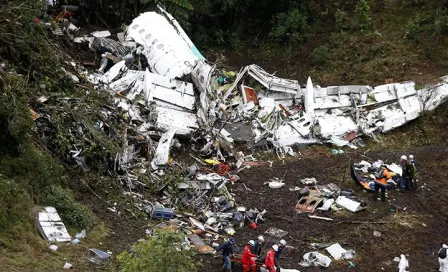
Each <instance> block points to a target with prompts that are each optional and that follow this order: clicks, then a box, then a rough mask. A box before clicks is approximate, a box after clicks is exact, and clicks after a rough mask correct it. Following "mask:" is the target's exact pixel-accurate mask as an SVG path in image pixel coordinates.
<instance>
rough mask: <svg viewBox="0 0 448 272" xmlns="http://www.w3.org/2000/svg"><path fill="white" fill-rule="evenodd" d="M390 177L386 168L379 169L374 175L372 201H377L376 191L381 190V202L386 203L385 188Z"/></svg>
mask: <svg viewBox="0 0 448 272" xmlns="http://www.w3.org/2000/svg"><path fill="white" fill-rule="evenodd" d="M391 177H392V175H391V173H390V172H389V170H387V168H386V167H384V166H383V167H381V169H380V170H379V171H378V173H376V175H375V194H374V199H375V200H377V199H378V191H379V190H381V201H383V202H386V187H387V181H388V180H389V179H390V178H391Z"/></svg>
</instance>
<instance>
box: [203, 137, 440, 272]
mask: <svg viewBox="0 0 448 272" xmlns="http://www.w3.org/2000/svg"><path fill="white" fill-rule="evenodd" d="M305 152H306V151H305ZM407 153H409V154H414V155H415V157H416V159H417V160H418V161H419V163H420V165H421V167H420V174H421V177H420V185H422V187H423V188H419V189H418V190H417V191H412V192H404V193H400V192H396V191H391V192H389V194H388V199H387V202H386V203H382V202H374V201H373V199H372V194H371V193H368V192H364V191H363V190H362V188H361V187H360V186H358V185H357V184H356V183H355V182H354V181H353V180H352V179H351V177H350V174H349V172H348V166H349V163H350V162H351V161H359V160H361V159H365V158H363V157H362V154H361V153H355V152H354V153H349V154H344V155H336V156H331V155H327V154H328V153H321V154H319V155H317V156H314V157H313V158H307V157H305V156H302V157H301V158H296V159H294V160H292V161H290V162H286V163H284V164H281V162H280V163H277V164H274V165H273V166H272V167H258V168H251V169H249V170H247V171H243V172H241V181H242V182H244V184H245V185H246V186H247V187H248V188H250V189H251V190H252V192H250V191H247V190H246V189H245V188H244V186H243V185H242V184H236V185H235V186H234V187H232V188H231V190H232V192H233V193H235V195H236V200H237V202H238V203H239V204H242V205H245V206H246V207H253V208H258V209H266V210H267V211H268V216H267V220H266V221H265V222H264V223H263V224H261V225H260V227H259V229H257V230H251V229H250V228H249V227H248V226H244V227H243V228H241V229H238V230H237V233H236V236H235V238H236V240H237V244H238V247H239V249H240V250H241V249H242V248H243V247H244V244H245V243H246V242H247V241H248V240H250V239H255V238H256V237H257V236H258V235H260V234H263V233H264V232H265V231H266V230H267V229H268V228H269V227H277V228H280V229H283V230H286V231H288V232H289V234H288V235H287V236H286V237H285V239H286V240H287V242H288V245H290V246H292V247H294V248H293V249H287V250H286V251H285V252H284V254H283V258H282V259H281V265H282V267H284V268H297V269H300V270H301V271H312V270H313V269H311V268H310V269H306V268H301V267H299V266H298V262H299V261H300V260H301V259H302V256H303V254H305V253H306V252H309V251H311V250H312V249H311V248H310V247H309V243H310V242H328V243H340V244H341V245H342V246H343V247H344V248H346V249H354V250H355V251H356V253H357V258H356V259H355V260H354V263H355V264H356V268H357V269H356V270H357V271H396V270H397V265H398V264H397V263H395V262H392V260H393V259H394V257H396V256H399V255H400V254H409V258H410V267H411V269H412V270H415V271H429V270H432V269H437V268H438V262H437V257H436V256H431V252H437V250H438V248H439V247H440V245H441V243H442V242H446V241H444V240H443V239H444V238H445V237H446V233H447V231H448V224H447V223H448V216H447V214H446V212H445V210H444V206H443V205H440V202H441V201H442V200H443V199H446V197H447V196H448V189H446V186H445V185H444V184H445V182H446V178H447V176H448V174H447V173H446V172H445V171H444V170H443V169H444V167H445V166H446V165H447V164H448V160H447V159H446V157H447V155H448V148H447V147H445V146H439V147H423V148H419V149H415V150H411V151H408V152H407ZM400 155H402V154H401V153H393V152H377V153H371V154H369V157H371V158H372V159H383V160H384V159H390V160H392V161H396V160H398V158H399V156H400ZM273 177H279V178H283V179H284V180H285V182H286V186H285V187H283V188H281V189H277V190H274V189H270V188H269V187H268V186H267V185H263V182H265V181H268V180H269V179H271V178H273ZM306 177H315V178H316V179H317V180H318V183H319V184H328V183H335V184H336V185H338V186H340V187H341V188H342V189H343V188H350V189H353V190H354V191H355V192H356V195H357V196H358V197H359V198H361V199H362V200H364V201H366V202H367V204H368V207H367V209H366V210H364V211H360V212H358V213H351V212H340V213H335V212H327V213H324V214H322V216H328V217H331V218H334V221H332V222H327V221H321V220H315V219H309V218H307V217H306V215H303V214H298V213H297V212H296V211H295V209H294V207H295V204H296V203H297V200H298V199H297V192H290V191H289V188H291V187H293V186H295V185H297V186H299V187H300V186H301V184H300V182H299V181H300V179H302V178H306ZM280 217H283V218H285V219H281V218H280ZM355 221H369V222H387V223H386V224H359V223H350V222H355ZM374 230H378V231H380V232H381V234H382V235H381V237H374V236H373V231H374ZM274 242H277V241H275V240H274V239H272V240H270V241H269V240H268V241H267V245H266V249H264V251H263V253H264V254H265V253H266V251H267V247H270V246H271V245H272V243H274ZM322 253H324V254H327V255H328V253H326V252H322ZM428 255H430V256H428ZM202 263H203V266H204V267H203V268H204V271H220V269H221V264H222V262H221V260H220V259H219V258H213V257H210V256H205V257H203V260H202ZM348 266H349V264H348V261H338V262H333V263H332V265H331V267H330V269H327V270H329V271H344V270H345V269H347V270H348ZM351 270H352V269H351ZM234 271H242V269H241V267H240V266H238V265H236V266H235V270H234Z"/></svg>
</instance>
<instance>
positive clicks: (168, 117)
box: [151, 106, 198, 135]
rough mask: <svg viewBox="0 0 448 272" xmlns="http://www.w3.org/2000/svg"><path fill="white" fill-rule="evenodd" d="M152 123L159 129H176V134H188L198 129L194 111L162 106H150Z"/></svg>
mask: <svg viewBox="0 0 448 272" xmlns="http://www.w3.org/2000/svg"><path fill="white" fill-rule="evenodd" d="M151 111H152V114H154V115H153V119H152V121H153V122H152V124H154V125H155V127H156V128H157V130H159V131H168V130H171V129H176V135H188V134H190V133H192V132H193V131H195V130H197V129H198V124H197V118H196V115H195V114H194V113H190V112H185V111H179V110H175V109H168V108H164V107H158V106H157V107H153V108H152V110H151Z"/></svg>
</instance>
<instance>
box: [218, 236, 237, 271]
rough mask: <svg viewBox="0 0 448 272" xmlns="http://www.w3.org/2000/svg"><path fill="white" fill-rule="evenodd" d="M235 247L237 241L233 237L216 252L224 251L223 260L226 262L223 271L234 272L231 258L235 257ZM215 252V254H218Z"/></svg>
mask: <svg viewBox="0 0 448 272" xmlns="http://www.w3.org/2000/svg"><path fill="white" fill-rule="evenodd" d="M233 245H235V239H233V238H232V237H230V238H229V240H228V241H227V242H225V243H223V244H222V245H220V246H219V247H218V248H217V249H216V251H221V250H222V254H221V255H222V258H223V260H224V265H223V271H224V272H232V263H231V262H230V256H231V255H233ZM216 251H215V253H216Z"/></svg>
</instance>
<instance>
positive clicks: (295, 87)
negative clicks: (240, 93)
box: [224, 64, 300, 99]
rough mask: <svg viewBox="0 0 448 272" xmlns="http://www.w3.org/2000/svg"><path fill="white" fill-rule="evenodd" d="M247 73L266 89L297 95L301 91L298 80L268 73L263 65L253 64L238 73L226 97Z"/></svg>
mask: <svg viewBox="0 0 448 272" xmlns="http://www.w3.org/2000/svg"><path fill="white" fill-rule="evenodd" d="M246 74H249V75H250V76H251V77H252V78H254V79H255V80H257V81H258V82H259V83H260V84H261V85H263V86H264V87H265V88H266V89H268V90H270V91H273V92H285V93H290V94H293V95H296V94H298V93H299V91H300V85H299V83H298V81H297V80H291V79H283V78H278V77H276V76H274V75H272V74H269V73H267V72H266V71H264V70H263V69H262V68H261V67H259V66H257V65H255V64H252V65H249V66H246V67H244V69H242V70H241V71H240V72H239V73H238V76H237V78H236V80H235V82H234V83H233V85H232V87H230V88H229V89H228V90H227V92H226V94H225V95H224V99H227V97H229V95H230V94H231V93H232V92H233V90H234V89H235V88H236V87H237V86H238V84H239V83H240V81H241V80H242V79H243V77H244V76H245V75H246Z"/></svg>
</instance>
